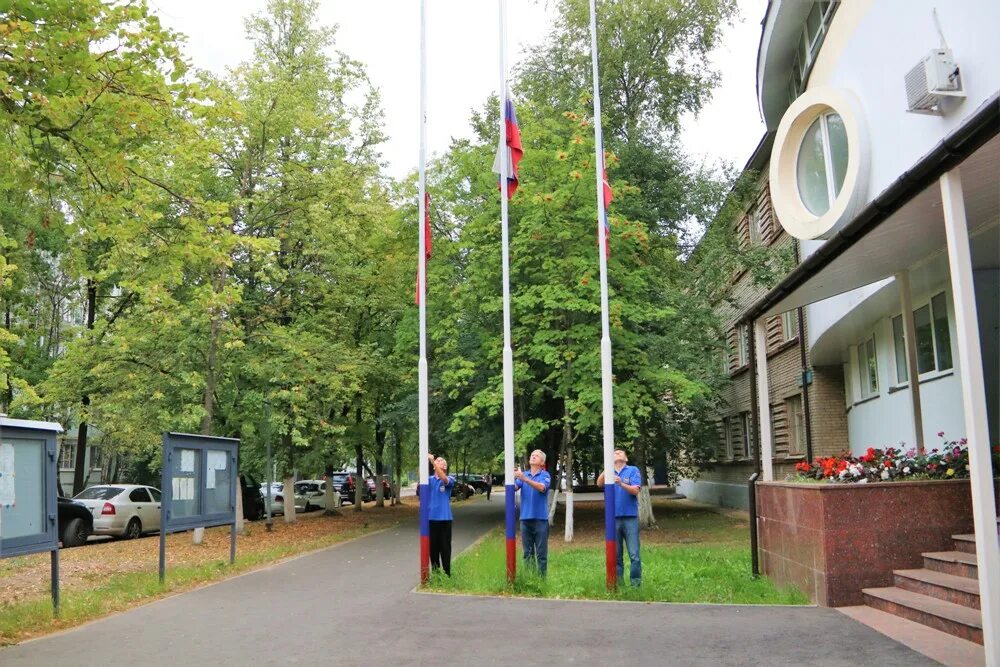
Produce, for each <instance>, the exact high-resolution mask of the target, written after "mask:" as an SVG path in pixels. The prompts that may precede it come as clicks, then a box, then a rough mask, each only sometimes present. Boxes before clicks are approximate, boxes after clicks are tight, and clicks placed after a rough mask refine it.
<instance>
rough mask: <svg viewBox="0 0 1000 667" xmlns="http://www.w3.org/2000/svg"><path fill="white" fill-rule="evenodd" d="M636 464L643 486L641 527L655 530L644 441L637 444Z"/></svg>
mask: <svg viewBox="0 0 1000 667" xmlns="http://www.w3.org/2000/svg"><path fill="white" fill-rule="evenodd" d="M635 462H636V463H637V464H638V467H639V477H640V479H641V480H642V486H641V487H640V488H639V526H640V527H642V528H655V527H656V517H654V516H653V501H652V499H651V498H650V497H649V480H648V479H647V476H646V445H645V444H644V443H643V441H642V440H639V441H637V442H636V444H635Z"/></svg>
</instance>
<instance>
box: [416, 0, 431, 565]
mask: <svg viewBox="0 0 1000 667" xmlns="http://www.w3.org/2000/svg"><path fill="white" fill-rule="evenodd" d="M426 4H427V3H426V0H420V162H419V165H418V170H419V179H418V181H419V185H418V195H417V213H418V215H417V238H418V241H417V298H418V299H419V301H420V303H419V312H420V361H419V362H418V365H417V375H418V385H419V387H418V391H419V395H418V399H417V420H418V428H419V432H420V435H419V441H420V456H419V459H418V460H417V470H419V471H420V487H419V491H420V580H421V582H426V581H427V578H428V576H429V574H430V516H429V513H428V511H429V507H428V506H429V505H430V499H429V498H428V493H427V476H428V474H427V455H428V453H429V451H430V443H429V436H428V423H427V298H426V296H427V289H426V288H427V248H426V247H424V246H425V244H424V221H425V220H426V215H427V202H426V199H425V197H424V193H425V192H426V190H427V181H426V176H427V174H426V166H425V161H426V158H427V11H426Z"/></svg>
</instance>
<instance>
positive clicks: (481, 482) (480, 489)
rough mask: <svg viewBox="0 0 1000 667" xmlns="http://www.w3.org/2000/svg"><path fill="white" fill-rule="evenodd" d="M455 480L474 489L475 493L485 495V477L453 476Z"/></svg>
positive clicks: (472, 475)
mask: <svg viewBox="0 0 1000 667" xmlns="http://www.w3.org/2000/svg"><path fill="white" fill-rule="evenodd" d="M455 480H456V481H459V482H465V483H466V484H468V485H469V486H471V487H472V488H473V489H475V491H476V493H486V477H485V476H484V475H474V474H472V473H469V474H459V475H455Z"/></svg>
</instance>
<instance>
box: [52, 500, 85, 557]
mask: <svg viewBox="0 0 1000 667" xmlns="http://www.w3.org/2000/svg"><path fill="white" fill-rule="evenodd" d="M93 532H94V517H93V515H91V513H90V510H89V509H87V508H86V507H84V506H83V505H81V504H80V503H78V502H76V501H75V500H70V499H69V498H63V497H62V496H59V539H60V540H62V545H63V548H64V549H68V548H70V547H79V546H82V545H84V544H86V543H87V538H88V537H90V535H91V534H92V533H93Z"/></svg>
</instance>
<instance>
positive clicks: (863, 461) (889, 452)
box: [789, 433, 1000, 484]
mask: <svg viewBox="0 0 1000 667" xmlns="http://www.w3.org/2000/svg"><path fill="white" fill-rule="evenodd" d="M938 436H939V437H942V438H943V437H944V433H938ZM992 454H993V455H992V459H993V470H994V475H996V474H997V473H998V471H1000V447H994V448H993V450H992ZM795 470H796V474H795V475H793V476H790V477H789V481H803V482H804V481H812V480H819V481H827V482H842V483H848V484H852V483H853V484H865V483H868V482H892V481H916V480H925V479H967V478H968V477H969V448H968V446H967V445H966V441H965V438H962V439H961V440H957V441H947V440H946V441H945V442H944V444H943V446H942V447H941V448H935V449H932V450H930V451H929V452H926V451H925V452H924V453H923V454H921V453H918V452H917V450H916V449H908V450H904V449H903V448H902V447H900V448H898V449H897V448H894V447H889V448H887V449H875V448H874V447H869V448H868V451H866V452H865V453H864V454H862V455H861V456H851V455H850V454H842V455H840V456H827V457H818V458H817V459H816V460H815V461H814V462H813V463H808V462H806V461H803V462H801V463H798V464H796V466H795Z"/></svg>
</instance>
